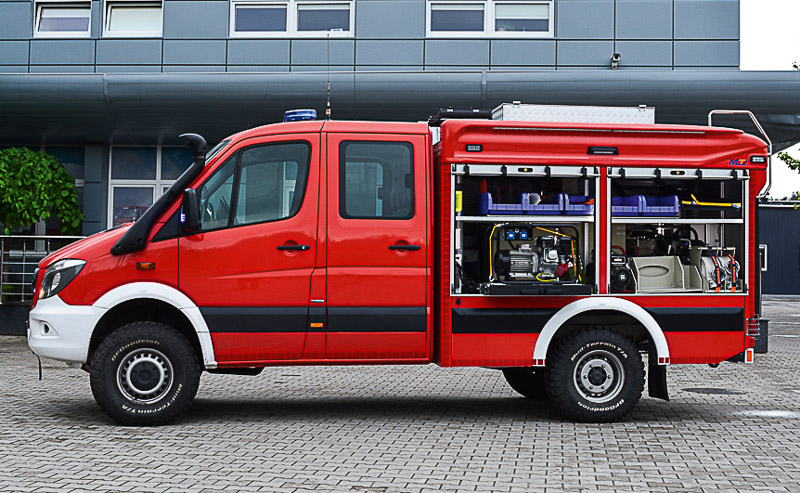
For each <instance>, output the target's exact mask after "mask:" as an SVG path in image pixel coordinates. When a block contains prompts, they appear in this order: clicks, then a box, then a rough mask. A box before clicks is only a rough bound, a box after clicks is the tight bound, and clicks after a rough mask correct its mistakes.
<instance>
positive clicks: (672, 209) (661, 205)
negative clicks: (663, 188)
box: [642, 195, 681, 216]
mask: <svg viewBox="0 0 800 493" xmlns="http://www.w3.org/2000/svg"><path fill="white" fill-rule="evenodd" d="M680 213H681V202H680V200H678V196H677V195H667V196H666V197H647V196H645V197H644V205H643V207H642V215H644V216H677V215H679V214H680Z"/></svg>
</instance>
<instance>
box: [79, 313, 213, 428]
mask: <svg viewBox="0 0 800 493" xmlns="http://www.w3.org/2000/svg"><path fill="white" fill-rule="evenodd" d="M89 381H90V383H91V387H92V394H94V398H95V400H96V401H97V404H98V405H99V406H100V408H101V409H102V410H103V411H104V412H105V413H106V414H108V416H109V417H111V418H112V419H114V420H115V421H117V422H119V423H120V424H123V425H133V426H156V425H163V424H166V423H169V422H170V421H172V420H174V419H175V418H177V417H179V416H181V415H182V414H183V413H185V412H186V410H187V409H189V406H190V405H191V404H192V401H193V400H194V396H195V394H196V393H197V387H198V386H199V383H200V364H199V362H198V360H197V355H196V354H195V352H194V350H193V349H192V346H191V344H189V341H187V340H186V338H185V337H183V335H181V334H180V333H178V332H177V331H176V330H175V329H173V328H172V327H170V326H168V325H164V324H161V323H158V322H134V323H130V324H127V325H124V326H122V327H120V328H119V329H117V330H116V331H114V332H112V333H111V335H109V336H108V337H107V338H106V339H105V340H104V341H103V342H102V343H101V344H100V346H99V347H98V348H97V351H96V352H95V354H94V358H93V359H92V366H91V371H90V376H89Z"/></svg>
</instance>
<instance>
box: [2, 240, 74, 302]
mask: <svg viewBox="0 0 800 493" xmlns="http://www.w3.org/2000/svg"><path fill="white" fill-rule="evenodd" d="M82 238H84V237H83V236H0V288H2V292H1V293H0V305H3V304H24V303H30V302H31V301H32V300H33V288H32V283H33V280H34V279H33V271H35V270H36V267H37V265H38V264H39V261H40V260H42V259H43V258H45V257H46V256H48V255H50V254H51V253H52V252H54V251H56V250H58V249H59V248H62V247H65V246H67V245H69V244H70V243H72V242H74V241H77V240H80V239H82Z"/></svg>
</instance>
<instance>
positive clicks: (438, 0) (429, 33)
mask: <svg viewBox="0 0 800 493" xmlns="http://www.w3.org/2000/svg"><path fill="white" fill-rule="evenodd" d="M433 5H482V6H483V31H433V30H432V29H431V20H432V19H431V17H432V15H431V10H432V6H433ZM498 5H547V6H548V7H549V11H548V14H549V15H548V20H547V27H548V29H547V31H495V17H496V15H495V12H496V7H497V6H498ZM554 23H555V1H554V0H425V36H426V37H428V38H553V37H555V29H554V26H553V24H554Z"/></svg>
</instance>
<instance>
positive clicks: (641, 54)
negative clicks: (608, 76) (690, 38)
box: [617, 41, 672, 67]
mask: <svg viewBox="0 0 800 493" xmlns="http://www.w3.org/2000/svg"><path fill="white" fill-rule="evenodd" d="M617 53H619V54H620V55H621V56H622V58H621V59H620V61H619V66H620V67H630V66H656V67H671V66H672V41H617Z"/></svg>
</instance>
